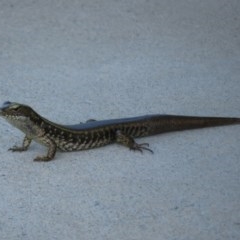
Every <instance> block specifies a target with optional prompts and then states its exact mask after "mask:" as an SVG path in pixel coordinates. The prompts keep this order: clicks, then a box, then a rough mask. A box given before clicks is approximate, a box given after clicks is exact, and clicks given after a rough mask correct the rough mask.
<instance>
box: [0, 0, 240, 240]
mask: <svg viewBox="0 0 240 240" xmlns="http://www.w3.org/2000/svg"><path fill="white" fill-rule="evenodd" d="M239 12H240V2H239V1H238V0H211V1H209V0H202V1H189V0H181V1H179V0H171V1H169V0H133V1H127V0H121V1H110V0H102V1H98V0H92V1H86V0H79V1H76V0H69V1H63V0H53V1H46V0H43V1H27V0H22V1H15V0H9V1H1V2H0V29H1V31H0V44H1V48H0V102H4V101H7V100H9V101H16V102H20V103H25V104H29V105H31V106H32V107H33V108H34V109H36V111H37V112H39V113H40V114H42V115H43V116H45V117H47V118H49V119H51V120H52V121H55V122H59V123H63V124H74V123H79V122H84V121H85V120H86V119H91V118H93V119H99V120H100V119H108V118H120V117H130V116H139V115H144V114H153V113H169V114H185V115H209V116H210V115H214V116H240V68H239V66H240V47H239V46H240V45H239V42H240V15H239ZM22 137H23V135H22V133H20V132H19V131H18V130H16V129H14V128H12V127H11V126H10V125H9V124H8V123H6V122H4V121H3V120H1V119H0V166H1V167H0V189H1V198H0V236H1V240H5V239H7V240H9V239H10V240H15V239H29V240H30V239H38V240H41V239H44V240H46V239H58V240H59V239H81V240H85V239H86V240H91V239H94V240H96V239H104V240H108V239H109V240H110V239H114V240H118V239H119V240H120V239H121V240H139V239H140V240H141V239H144V240H146V239H151V240H155V239H171V240H172V239H178V240H185V239H204V240H206V239H211V240H212V239H219V240H225V239H240V214H239V213H240V201H239V199H240V188H239V186H240V174H239V173H240V161H239V159H240V150H239V149H240V148H239V146H240V127H239V126H231V127H222V128H214V129H205V130H196V131H188V132H185V133H171V134H166V135H162V136H155V137H149V138H146V139H138V142H140V143H141V142H146V141H147V142H149V143H150V147H151V148H152V149H153V150H154V155H152V154H148V153H147V152H146V153H144V154H140V153H134V152H131V151H128V150H127V149H126V148H124V147H121V146H118V145H112V146H107V147H104V148H99V149H94V150H90V151H82V152H72V153H57V155H56V160H55V161H52V162H48V163H36V162H33V161H32V159H33V158H34V157H35V156H36V155H38V154H40V155H41V154H42V153H45V151H46V149H45V148H44V147H43V146H40V145H38V144H35V143H33V144H32V145H31V146H30V149H29V151H28V152H24V153H11V152H8V151H7V149H8V148H9V147H11V146H12V145H14V144H16V143H20V142H21V140H22Z"/></svg>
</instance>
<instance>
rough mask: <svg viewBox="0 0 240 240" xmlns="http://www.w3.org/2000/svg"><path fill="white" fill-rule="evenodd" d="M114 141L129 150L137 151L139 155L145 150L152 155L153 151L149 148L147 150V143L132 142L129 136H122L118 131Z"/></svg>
mask: <svg viewBox="0 0 240 240" xmlns="http://www.w3.org/2000/svg"><path fill="white" fill-rule="evenodd" d="M116 141H117V143H120V144H122V145H124V146H126V147H129V149H130V150H134V151H135V150H137V151H139V152H141V153H142V152H143V150H147V151H149V152H151V153H153V151H152V150H151V149H150V148H148V147H149V144H148V143H140V144H138V143H136V142H135V141H134V139H133V138H132V137H131V136H129V135H127V134H124V133H123V132H122V131H120V130H118V131H117V132H116Z"/></svg>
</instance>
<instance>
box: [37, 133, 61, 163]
mask: <svg viewBox="0 0 240 240" xmlns="http://www.w3.org/2000/svg"><path fill="white" fill-rule="evenodd" d="M37 141H39V142H42V143H43V144H44V145H46V146H47V147H48V152H47V155H43V156H37V157H36V158H34V161H37V162H42V161H44V162H47V161H50V160H52V159H53V158H54V156H55V154H56V151H57V145H56V143H55V142H54V141H53V140H51V139H50V138H48V137H47V136H43V137H40V138H38V139H37Z"/></svg>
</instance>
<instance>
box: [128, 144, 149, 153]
mask: <svg viewBox="0 0 240 240" xmlns="http://www.w3.org/2000/svg"><path fill="white" fill-rule="evenodd" d="M130 150H133V151H139V152H141V153H143V150H147V151H149V152H151V153H152V154H153V153H154V152H153V150H152V149H150V148H149V144H148V143H140V144H138V143H134V144H133V146H132V147H130Z"/></svg>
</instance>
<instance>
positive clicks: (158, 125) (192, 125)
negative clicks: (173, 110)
mask: <svg viewBox="0 0 240 240" xmlns="http://www.w3.org/2000/svg"><path fill="white" fill-rule="evenodd" d="M152 123H153V124H151V126H150V127H149V134H150V135H154V134H160V133H165V132H172V131H182V130H188V129H189V130H190V129H197V128H205V127H217V126H224V125H233V124H240V118H224V117H192V116H176V115H157V116H153V118H152Z"/></svg>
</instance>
